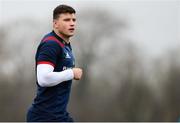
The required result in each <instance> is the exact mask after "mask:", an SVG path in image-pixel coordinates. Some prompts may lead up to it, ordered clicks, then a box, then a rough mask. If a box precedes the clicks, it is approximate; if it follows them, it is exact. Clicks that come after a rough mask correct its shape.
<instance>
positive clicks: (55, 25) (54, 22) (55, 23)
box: [53, 19, 58, 28]
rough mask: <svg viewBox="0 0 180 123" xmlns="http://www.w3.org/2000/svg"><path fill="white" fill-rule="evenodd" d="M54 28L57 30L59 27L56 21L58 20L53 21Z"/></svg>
mask: <svg viewBox="0 0 180 123" xmlns="http://www.w3.org/2000/svg"><path fill="white" fill-rule="evenodd" d="M53 27H54V28H57V27H58V26H57V20H56V19H54V20H53Z"/></svg>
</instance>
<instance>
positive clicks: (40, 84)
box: [38, 80, 48, 87]
mask: <svg viewBox="0 0 180 123" xmlns="http://www.w3.org/2000/svg"><path fill="white" fill-rule="evenodd" d="M38 85H39V86H41V87H47V86H48V85H47V84H46V82H45V81H43V80H38Z"/></svg>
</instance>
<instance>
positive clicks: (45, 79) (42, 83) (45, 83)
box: [38, 76, 49, 87]
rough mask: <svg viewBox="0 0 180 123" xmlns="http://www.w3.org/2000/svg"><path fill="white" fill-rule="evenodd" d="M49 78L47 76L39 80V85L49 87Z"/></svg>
mask: <svg viewBox="0 0 180 123" xmlns="http://www.w3.org/2000/svg"><path fill="white" fill-rule="evenodd" d="M47 80H48V77H47V76H42V77H39V78H38V84H39V86H41V87H49V82H48V81H47Z"/></svg>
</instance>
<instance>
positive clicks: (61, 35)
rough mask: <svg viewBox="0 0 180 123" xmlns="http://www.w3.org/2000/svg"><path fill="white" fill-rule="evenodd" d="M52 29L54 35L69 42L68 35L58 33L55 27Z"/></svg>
mask: <svg viewBox="0 0 180 123" xmlns="http://www.w3.org/2000/svg"><path fill="white" fill-rule="evenodd" d="M53 30H54V32H55V33H56V35H58V36H59V37H60V38H62V39H63V40H64V41H65V42H66V43H69V42H70V41H69V37H68V36H65V35H63V34H61V33H59V32H58V31H57V30H56V29H53Z"/></svg>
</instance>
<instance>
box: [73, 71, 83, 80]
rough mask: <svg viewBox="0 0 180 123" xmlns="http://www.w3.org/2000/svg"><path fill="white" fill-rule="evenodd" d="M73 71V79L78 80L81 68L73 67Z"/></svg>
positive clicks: (80, 75)
mask: <svg viewBox="0 0 180 123" xmlns="http://www.w3.org/2000/svg"><path fill="white" fill-rule="evenodd" d="M72 70H73V73H74V79H75V80H80V79H81V77H82V69H81V68H73V69H72Z"/></svg>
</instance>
